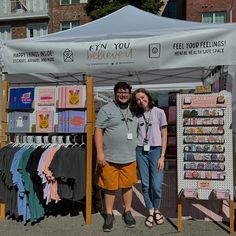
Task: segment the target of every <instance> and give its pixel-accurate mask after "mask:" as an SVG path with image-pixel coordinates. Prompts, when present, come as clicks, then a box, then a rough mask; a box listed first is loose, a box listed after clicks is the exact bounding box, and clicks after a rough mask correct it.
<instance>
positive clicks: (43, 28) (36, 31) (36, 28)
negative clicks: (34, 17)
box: [27, 23, 48, 38]
mask: <svg viewBox="0 0 236 236" xmlns="http://www.w3.org/2000/svg"><path fill="white" fill-rule="evenodd" d="M46 34H48V25H47V24H46V23H45V24H29V25H27V38H33V37H37V36H43V35H46Z"/></svg>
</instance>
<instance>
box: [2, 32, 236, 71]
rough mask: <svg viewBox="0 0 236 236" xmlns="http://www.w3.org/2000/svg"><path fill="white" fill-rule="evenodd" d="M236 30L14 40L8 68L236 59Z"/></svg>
mask: <svg viewBox="0 0 236 236" xmlns="http://www.w3.org/2000/svg"><path fill="white" fill-rule="evenodd" d="M235 38H236V31H235V30H232V29H210V30H209V29H207V30H192V31H183V32H181V33H176V34H169V35H164V36H155V37H146V38H136V39H112V40H102V41H93V42H75V43H70V42H63V43H61V42H60V43H58V42H54V43H53V42H34V41H32V42H31V41H30V40H29V41H27V42H25V41H17V40H15V41H14V40H13V41H9V43H8V44H5V45H4V46H3V61H4V68H5V69H4V70H5V72H8V73H75V72H84V73H87V74H88V73H91V74H94V73H96V72H104V71H106V72H121V71H147V70H154V69H167V68H184V67H201V66H203V67H206V66H213V65H234V64H236V44H235V42H234V39H235Z"/></svg>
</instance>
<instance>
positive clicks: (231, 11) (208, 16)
mask: <svg viewBox="0 0 236 236" xmlns="http://www.w3.org/2000/svg"><path fill="white" fill-rule="evenodd" d="M186 20H189V21H198V22H204V23H227V22H236V4H234V0H224V1H222V0H187V1H186Z"/></svg>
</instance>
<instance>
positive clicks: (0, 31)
mask: <svg viewBox="0 0 236 236" xmlns="http://www.w3.org/2000/svg"><path fill="white" fill-rule="evenodd" d="M0 39H3V40H10V39H11V27H10V26H1V27H0Z"/></svg>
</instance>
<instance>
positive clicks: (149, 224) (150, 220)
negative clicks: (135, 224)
mask: <svg viewBox="0 0 236 236" xmlns="http://www.w3.org/2000/svg"><path fill="white" fill-rule="evenodd" d="M153 223H154V215H148V216H147V217H146V220H145V222H144V224H145V226H147V227H148V228H152V227H153Z"/></svg>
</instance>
